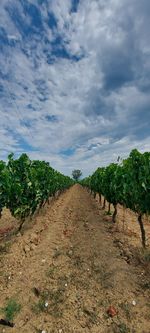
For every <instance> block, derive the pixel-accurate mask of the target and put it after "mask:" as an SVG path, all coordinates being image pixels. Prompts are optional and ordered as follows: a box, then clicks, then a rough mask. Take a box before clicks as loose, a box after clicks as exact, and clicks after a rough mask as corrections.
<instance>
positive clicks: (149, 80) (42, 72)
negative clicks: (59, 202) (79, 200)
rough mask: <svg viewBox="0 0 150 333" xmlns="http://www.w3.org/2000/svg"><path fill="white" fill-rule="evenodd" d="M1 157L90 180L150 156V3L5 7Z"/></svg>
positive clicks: (73, 1) (12, 2) (1, 21)
mask: <svg viewBox="0 0 150 333" xmlns="http://www.w3.org/2000/svg"><path fill="white" fill-rule="evenodd" d="M0 13H1V15H0V159H6V157H7V155H8V153H9V152H15V154H16V156H19V155H20V154H21V153H23V152H26V153H28V154H29V156H30V157H31V158H32V159H42V160H43V159H45V160H47V161H49V162H50V164H51V165H52V166H53V167H54V168H56V169H57V170H59V171H61V172H64V173H65V174H69V175H70V174H71V171H72V170H73V169H74V168H80V169H81V170H82V171H83V174H84V175H87V174H89V173H91V172H93V170H95V169H96V168H97V167H98V166H100V165H107V164H108V163H110V162H112V161H116V160H117V157H118V155H119V156H122V157H125V156H127V155H128V154H129V152H130V150H131V149H133V148H135V147H136V148H138V149H139V150H140V151H149V150H150V37H149V31H150V1H149V0H142V1H137V0H132V1H131V0H122V1H120V0H105V1H104V0H63V1H62V0H1V1H0Z"/></svg>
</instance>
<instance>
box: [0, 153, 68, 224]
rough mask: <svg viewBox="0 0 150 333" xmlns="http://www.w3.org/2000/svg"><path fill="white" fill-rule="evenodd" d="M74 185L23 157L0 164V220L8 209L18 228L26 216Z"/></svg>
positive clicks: (12, 158)
mask: <svg viewBox="0 0 150 333" xmlns="http://www.w3.org/2000/svg"><path fill="white" fill-rule="evenodd" d="M71 185H73V180H72V179H71V178H69V177H67V176H64V175H62V174H61V173H59V172H57V171H55V170H54V169H53V168H51V167H50V165H49V163H47V162H44V161H38V160H34V161H31V160H30V159H29V157H28V156H27V155H26V154H22V155H21V156H20V157H19V158H18V159H14V156H13V154H10V155H9V156H8V163H5V162H3V161H0V217H1V214H2V209H3V208H4V207H7V208H8V209H9V210H10V212H11V214H12V215H13V216H14V217H16V218H18V219H20V221H21V223H20V229H21V226H22V224H23V222H24V220H25V218H26V217H28V216H32V215H33V214H34V212H35V211H36V209H37V208H40V207H42V206H43V205H44V204H45V203H46V202H48V200H49V197H52V196H54V195H55V194H56V193H57V192H58V191H59V192H60V191H62V190H65V189H66V188H68V187H70V186H71Z"/></svg>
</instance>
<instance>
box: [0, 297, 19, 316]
mask: <svg viewBox="0 0 150 333" xmlns="http://www.w3.org/2000/svg"><path fill="white" fill-rule="evenodd" d="M20 309H21V305H20V304H19V303H17V302H16V300H15V299H13V298H11V299H10V300H9V301H8V302H7V304H6V306H5V307H4V308H1V312H2V313H4V316H5V320H8V321H13V319H14V317H15V315H16V314H17V313H18V312H20Z"/></svg>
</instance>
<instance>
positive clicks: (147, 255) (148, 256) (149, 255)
mask: <svg viewBox="0 0 150 333" xmlns="http://www.w3.org/2000/svg"><path fill="white" fill-rule="evenodd" d="M144 261H145V262H146V263H150V251H149V250H148V251H146V252H145V254H144Z"/></svg>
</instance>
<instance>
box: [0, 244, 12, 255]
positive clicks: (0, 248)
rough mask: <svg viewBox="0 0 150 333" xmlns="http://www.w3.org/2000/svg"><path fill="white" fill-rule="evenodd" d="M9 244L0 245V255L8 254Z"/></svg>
mask: <svg viewBox="0 0 150 333" xmlns="http://www.w3.org/2000/svg"><path fill="white" fill-rule="evenodd" d="M10 245H11V244H10V243H5V244H1V245H0V254H1V253H8V251H9V248H10Z"/></svg>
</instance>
